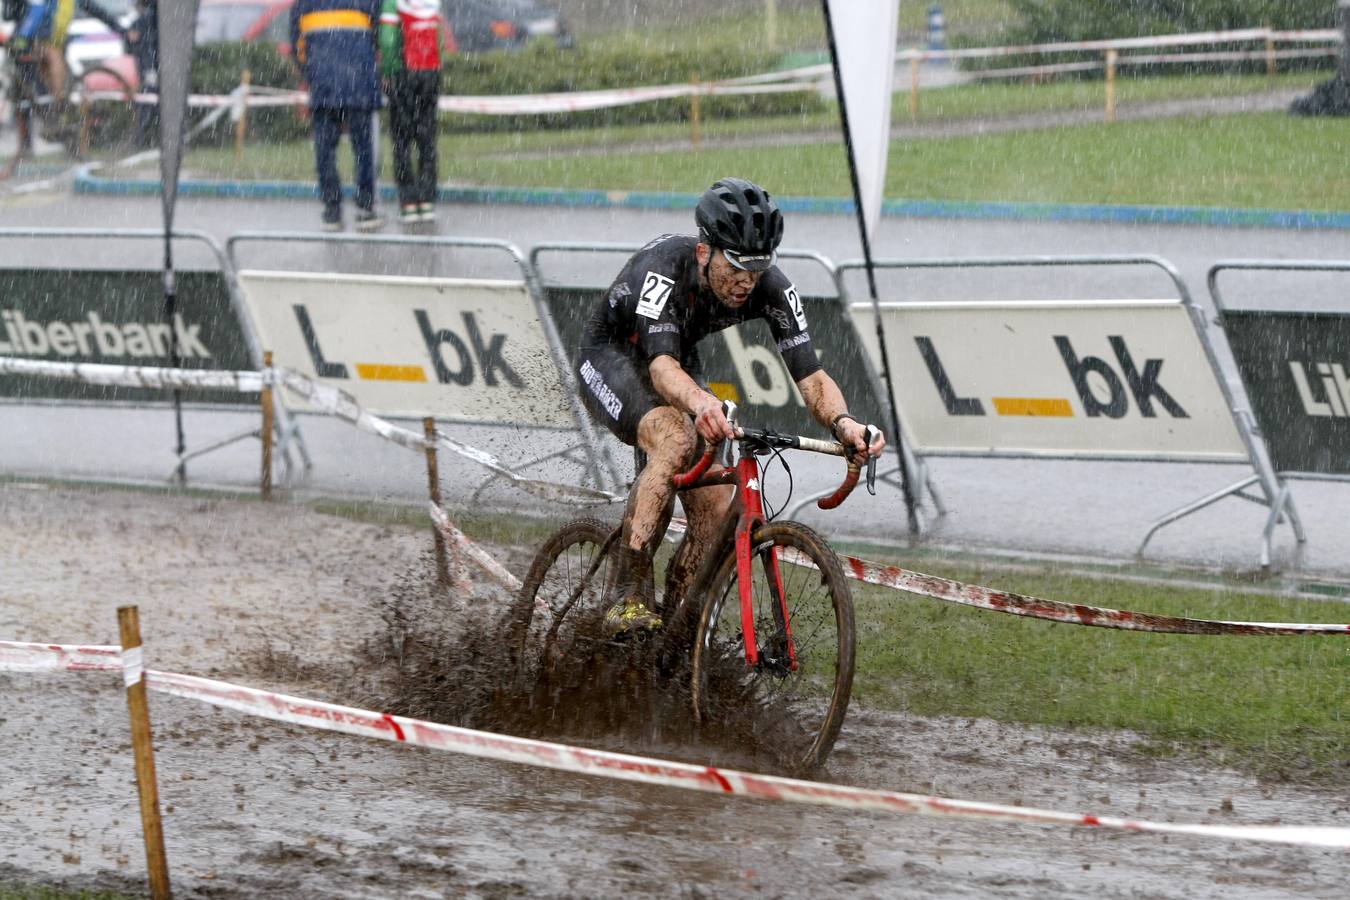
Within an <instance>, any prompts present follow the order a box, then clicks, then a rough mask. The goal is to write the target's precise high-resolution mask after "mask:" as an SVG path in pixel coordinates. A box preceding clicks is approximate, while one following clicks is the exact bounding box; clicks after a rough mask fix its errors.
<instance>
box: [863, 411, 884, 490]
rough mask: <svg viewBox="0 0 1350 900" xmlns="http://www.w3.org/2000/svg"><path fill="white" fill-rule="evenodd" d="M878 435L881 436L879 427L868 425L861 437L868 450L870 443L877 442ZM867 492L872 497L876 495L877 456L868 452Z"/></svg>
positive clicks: (870, 446)
mask: <svg viewBox="0 0 1350 900" xmlns="http://www.w3.org/2000/svg"><path fill="white" fill-rule="evenodd" d="M879 437H881V429H880V428H877V427H876V426H875V425H868V426H867V431H866V432H865V433H864V436H863V439H864V440H865V441H866V442H867V448H868V450H871V448H872V445H873V444H875V443H876V442H877V438H879ZM867 493H869V494H871V495H872V496H873V497H875V496H876V495H877V458H876V457H875V456H872V455H871V453H868V456H867Z"/></svg>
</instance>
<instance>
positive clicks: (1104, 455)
mask: <svg viewBox="0 0 1350 900" xmlns="http://www.w3.org/2000/svg"><path fill="white" fill-rule="evenodd" d="M1106 266H1143V267H1150V268H1154V269H1157V270H1158V271H1160V272H1161V273H1162V274H1163V275H1165V276H1166V278H1167V280H1168V282H1170V284H1171V286H1172V288H1173V289H1174V291H1175V294H1176V297H1177V298H1178V299H1179V300H1180V302H1181V304H1182V305H1183V306H1184V307H1185V309H1186V311H1187V313H1188V317H1189V319H1190V321H1191V324H1192V326H1193V327H1194V329H1195V333H1196V336H1197V337H1198V339H1199V342H1200V345H1201V347H1202V348H1203V349H1204V353H1205V357H1206V360H1207V362H1208V364H1209V367H1210V371H1211V374H1212V375H1213V377H1214V380H1215V382H1216V383H1217V385H1218V387H1219V389H1220V391H1221V392H1222V396H1223V400H1224V403H1225V404H1226V406H1227V409H1228V413H1229V414H1230V415H1231V417H1232V420H1233V423H1234V425H1235V426H1236V428H1237V433H1238V435H1239V437H1240V438H1241V441H1242V445H1243V447H1244V448H1245V459H1244V460H1226V459H1218V458H1212V457H1209V456H1201V457H1188V456H1186V455H1183V454H1156V455H1150V454H1140V453H1130V454H1117V453H1114V452H1113V451H1112V449H1111V448H1109V447H1106V448H1102V449H1101V451H1100V452H1093V453H1092V454H1084V453H1081V452H1072V451H1063V452H1046V451H1036V452H1025V451H1023V452H1019V451H1017V450H1001V449H999V448H997V447H991V448H988V449H987V450H981V451H970V452H964V453H954V452H953V453H943V452H934V451H933V450H931V449H928V448H925V447H923V446H915V449H914V453H915V455H916V456H918V457H919V458H920V459H922V458H924V457H926V456H982V457H990V458H1046V459H1056V458H1058V459H1094V460H1124V461H1131V462H1183V461H1203V462H1245V463H1247V464H1249V465H1251V467H1252V469H1253V470H1254V474H1253V475H1250V476H1248V477H1246V478H1244V479H1242V480H1241V481H1239V482H1237V483H1236V484H1234V485H1231V486H1229V487H1227V488H1224V489H1223V490H1221V491H1217V492H1215V493H1213V494H1210V495H1207V496H1206V497H1203V498H1201V499H1199V500H1197V501H1194V502H1193V503H1189V504H1187V505H1185V506H1183V507H1181V508H1180V509H1177V510H1174V511H1173V512H1170V513H1168V514H1166V515H1164V516H1162V517H1160V518H1158V519H1157V520H1156V521H1155V522H1153V523H1152V525H1151V526H1150V527H1149V529H1148V532H1147V533H1146V534H1145V536H1144V538H1143V540H1142V541H1141V543H1140V545H1139V548H1138V550H1137V554H1138V555H1140V556H1142V554H1143V552H1144V548H1145V547H1146V546H1147V544H1148V542H1149V540H1150V539H1151V538H1152V536H1153V535H1154V534H1155V533H1156V532H1157V531H1158V530H1159V529H1161V528H1163V527H1164V526H1166V525H1169V524H1171V523H1173V522H1175V521H1178V520H1179V519H1182V518H1184V517H1186V516H1188V515H1190V514H1191V513H1194V512H1196V511H1198V510H1200V509H1203V508H1204V507H1206V506H1209V505H1210V504H1212V503H1214V502H1216V501H1218V500H1219V499H1222V498H1223V497H1226V496H1229V495H1233V496H1238V497H1241V498H1242V499H1246V500H1251V501H1253V502H1256V503H1261V504H1263V505H1265V506H1268V507H1270V508H1271V510H1272V513H1271V515H1272V518H1276V517H1278V516H1279V514H1280V510H1281V509H1282V508H1284V507H1285V506H1288V507H1289V509H1290V512H1291V517H1293V516H1294V514H1293V508H1292V504H1290V503H1288V502H1283V503H1282V502H1280V499H1279V497H1280V490H1279V487H1278V480H1277V478H1276V476H1275V473H1274V472H1273V471H1272V470H1271V468H1270V466H1269V463H1268V461H1267V460H1266V458H1265V456H1264V455H1263V454H1262V452H1261V449H1262V448H1261V443H1260V440H1259V438H1258V436H1257V435H1256V433H1255V431H1254V429H1253V428H1252V425H1251V422H1250V421H1249V419H1248V418H1247V416H1246V415H1245V413H1244V410H1243V409H1242V408H1241V407H1239V405H1238V403H1237V401H1236V399H1235V398H1234V396H1233V393H1232V391H1231V389H1230V388H1229V386H1228V383H1227V380H1226V379H1225V378H1224V375H1223V371H1222V369H1221V367H1220V364H1219V359H1218V356H1217V354H1216V352H1215V348H1214V344H1213V341H1212V339H1211V335H1210V332H1209V330H1208V328H1207V326H1206V321H1205V313H1204V311H1203V310H1202V309H1201V308H1200V307H1199V306H1198V305H1197V304H1196V303H1195V301H1194V299H1193V298H1192V296H1191V293H1190V290H1189V289H1188V288H1187V286H1186V283H1185V281H1184V280H1183V279H1182V277H1181V275H1180V273H1179V272H1178V271H1177V269H1176V267H1175V266H1174V265H1172V263H1171V262H1169V261H1168V260H1166V259H1164V258H1162V257H1159V256H1154V255H1151V254H1103V255H1082V256H1068V255H1066V256H1003V257H969V258H963V257H953V258H929V259H882V260H876V261H874V262H873V267H874V268H875V269H882V270H884V269H907V270H958V269H998V268H1071V267H1106ZM865 268H866V264H865V263H864V261H862V260H848V261H845V262H842V263H840V264H839V266H838V268H837V277H838V281H839V290H840V294H841V296H842V297H844V298H847V296H848V292H847V288H846V285H845V278H846V276H847V273H848V272H849V271H850V270H861V269H865ZM851 305H853V306H855V307H861V306H865V305H866V303H865V302H855V303H853V304H851ZM903 305H904V304H903V303H901V304H898V306H901V307H903ZM905 387H906V386H897V390H898V391H901V390H904V388H905ZM900 399H901V398H897V401H899V400H900ZM896 405H897V407H898V408H899V409H900V410H901V415H902V416H903V415H904V409H905V404H904V403H901V402H897V404H896ZM1258 483H1259V484H1260V485H1261V487H1262V490H1263V493H1264V496H1263V497H1252V496H1250V495H1248V494H1244V493H1243V489H1244V488H1247V487H1249V486H1251V485H1252V484H1258ZM1294 522H1295V529H1296V531H1298V533H1299V534H1300V535H1301V526H1299V525H1298V523H1297V519H1296V518H1294ZM1300 539H1301V538H1300ZM1263 564H1265V565H1268V564H1269V554H1268V548H1267V553H1266V554H1265V555H1264V556H1263Z"/></svg>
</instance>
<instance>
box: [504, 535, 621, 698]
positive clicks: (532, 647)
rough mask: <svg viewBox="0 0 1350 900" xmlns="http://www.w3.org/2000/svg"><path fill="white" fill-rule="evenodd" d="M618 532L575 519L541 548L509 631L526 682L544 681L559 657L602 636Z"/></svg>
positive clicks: (527, 684)
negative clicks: (614, 544)
mask: <svg viewBox="0 0 1350 900" xmlns="http://www.w3.org/2000/svg"><path fill="white" fill-rule="evenodd" d="M616 535H617V531H616V530H615V529H614V527H613V526H610V525H606V524H604V523H603V522H600V521H598V520H596V519H578V520H577V521H575V522H570V523H568V524H567V525H564V526H563V527H562V528H561V529H559V530H558V531H557V532H556V533H555V534H554V535H553V536H552V537H550V538H549V539H548V540H547V541H545V542H544V545H543V546H542V547H540V548H539V552H538V553H537V554H536V555H535V558H534V563H533V564H532V565H531V566H530V571H529V574H528V575H526V576H525V583H524V584H523V585H522V586H521V589H520V596H519V597H517V599H516V602H515V606H514V607H513V608H512V610H511V617H510V629H509V632H508V641H509V646H510V650H511V653H512V656H513V659H512V663H513V664H514V669H515V671H516V673H517V674H518V677H519V678H520V681H521V684H522V685H523V686H525V687H526V688H531V687H533V686H535V685H537V684H539V683H541V682H543V681H545V680H546V679H547V678H548V675H549V671H550V669H551V668H552V666H553V665H554V664H556V663H557V661H558V660H560V659H562V658H563V657H565V656H567V655H569V654H571V653H574V652H577V651H579V650H581V649H583V646H582V645H584V644H587V643H590V642H595V641H599V640H603V639H604V638H603V635H602V632H603V628H602V624H603V620H604V615H605V605H604V599H605V596H606V590H605V589H606V585H607V582H608V580H609V577H610V553H609V550H610V547H611V545H612V544H613V543H614V541H615V536H616Z"/></svg>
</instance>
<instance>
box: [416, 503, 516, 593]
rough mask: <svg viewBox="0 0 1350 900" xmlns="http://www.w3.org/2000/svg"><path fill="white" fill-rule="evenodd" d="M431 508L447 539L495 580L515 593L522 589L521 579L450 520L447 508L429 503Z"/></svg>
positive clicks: (432, 519) (433, 516) (432, 515)
mask: <svg viewBox="0 0 1350 900" xmlns="http://www.w3.org/2000/svg"><path fill="white" fill-rule="evenodd" d="M429 506H430V508H431V521H432V522H433V523H435V525H436V527H437V528H439V529H440V531H441V533H442V534H443V535H445V539H446V540H447V541H449V542H450V543H451V544H452V545H454V546H455V547H456V548H458V549H459V551H460V552H461V553H463V554H464V555H465V556H467V557H468V558H469V559H471V560H473V561H474V562H475V563H477V564H478V566H479V567H480V568H481V569H482V570H483V571H484V572H486V573H487V574H488V577H490V578H491V579H492V580H493V581H495V582H497V583H498V584H500V585H501V586H502V587H504V588H506V589H507V590H508V591H511V592H512V593H515V592H516V591H518V590H520V579H519V578H517V577H516V576H514V575H512V574H511V573H510V572H508V571H507V569H506V567H505V566H503V565H502V564H501V563H499V562H497V560H496V559H494V558H493V557H492V554H490V553H488V552H487V551H486V550H484V549H483V548H482V547H480V546H478V545H477V544H475V543H474V542H473V541H471V540H469V538H468V537H467V536H465V534H464V532H462V531H460V530H459V529H458V528H457V527H455V523H454V522H451V521H450V517H449V516H448V515H446V512H445V510H443V509H441V508H440V507H439V506H437V505H436V504H435V503H431V504H429Z"/></svg>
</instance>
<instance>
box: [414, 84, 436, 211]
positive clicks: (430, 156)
mask: <svg viewBox="0 0 1350 900" xmlns="http://www.w3.org/2000/svg"><path fill="white" fill-rule="evenodd" d="M419 74H420V75H421V77H420V78H419V80H418V83H417V107H416V121H415V128H416V132H417V134H416V137H417V170H418V171H417V194H418V196H417V200H418V202H419V203H435V202H436V183H437V182H438V181H439V178H438V175H437V168H438V165H437V164H438V160H437V157H436V131H437V129H436V101H437V100H438V99H439V98H440V83H441V73H440V72H439V71H437V72H425V73H419Z"/></svg>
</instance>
